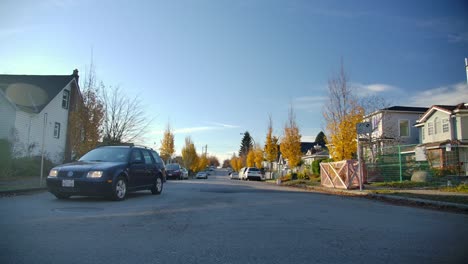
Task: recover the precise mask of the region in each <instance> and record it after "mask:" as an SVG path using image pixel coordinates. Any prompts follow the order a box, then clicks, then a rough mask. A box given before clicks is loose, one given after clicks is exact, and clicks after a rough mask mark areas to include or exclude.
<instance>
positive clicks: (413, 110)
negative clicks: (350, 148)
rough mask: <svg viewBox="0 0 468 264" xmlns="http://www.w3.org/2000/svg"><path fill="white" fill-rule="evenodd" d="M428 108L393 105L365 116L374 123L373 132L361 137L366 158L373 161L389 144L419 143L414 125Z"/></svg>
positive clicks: (365, 118)
mask: <svg viewBox="0 0 468 264" xmlns="http://www.w3.org/2000/svg"><path fill="white" fill-rule="evenodd" d="M427 110H428V108H427V107H411V106H392V107H388V108H383V109H380V110H378V111H375V112H374V113H372V114H369V115H367V116H365V117H364V121H366V122H370V123H371V124H372V132H371V133H370V134H367V135H361V136H360V139H359V140H360V141H361V142H363V144H362V145H363V147H364V156H365V158H366V159H369V161H371V162H372V161H373V160H374V158H375V156H376V155H378V154H379V153H382V151H383V149H385V148H386V147H388V146H394V145H409V144H414V145H416V144H419V142H420V136H419V131H418V129H417V128H416V127H414V125H415V124H416V122H417V120H418V119H419V118H420V117H421V116H422V115H423V114H424V113H425V112H426V111H427Z"/></svg>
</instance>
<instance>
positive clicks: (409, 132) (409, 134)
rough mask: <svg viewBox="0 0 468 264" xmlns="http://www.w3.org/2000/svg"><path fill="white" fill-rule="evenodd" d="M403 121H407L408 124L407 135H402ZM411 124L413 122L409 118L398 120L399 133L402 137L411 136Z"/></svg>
mask: <svg viewBox="0 0 468 264" xmlns="http://www.w3.org/2000/svg"><path fill="white" fill-rule="evenodd" d="M402 122H406V123H407V126H406V131H407V135H404V136H403V135H401V128H402V127H401V123H402ZM410 125H411V122H410V120H409V119H399V120H398V135H399V136H400V137H411V129H410Z"/></svg>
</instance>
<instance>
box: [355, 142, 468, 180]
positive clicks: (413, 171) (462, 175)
mask: <svg viewBox="0 0 468 264" xmlns="http://www.w3.org/2000/svg"><path fill="white" fill-rule="evenodd" d="M463 151H465V150H462V151H459V149H454V148H452V149H448V148H447V149H446V148H443V147H442V148H441V147H439V148H433V149H426V148H423V147H420V146H418V145H396V146H388V147H384V148H381V149H379V150H378V151H377V154H374V155H372V154H371V153H370V151H369V150H368V149H366V148H364V149H363V163H364V164H365V166H366V168H367V180H368V182H391V181H400V182H402V181H408V180H412V181H432V182H438V181H439V182H446V181H453V182H457V181H465V180H466V178H467V171H466V167H467V165H468V155H466V153H465V155H460V153H462V154H464V152H463ZM372 156H374V157H372Z"/></svg>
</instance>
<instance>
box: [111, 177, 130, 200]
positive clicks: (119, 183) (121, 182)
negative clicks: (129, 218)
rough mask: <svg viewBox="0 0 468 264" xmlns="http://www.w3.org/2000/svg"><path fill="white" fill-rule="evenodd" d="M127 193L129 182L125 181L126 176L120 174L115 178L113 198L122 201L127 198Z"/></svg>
mask: <svg viewBox="0 0 468 264" xmlns="http://www.w3.org/2000/svg"><path fill="white" fill-rule="evenodd" d="M126 195H127V182H126V181H125V178H124V177H122V176H119V177H118V178H117V179H116V180H115V183H114V185H113V188H112V200H114V201H122V200H124V199H125V196H126Z"/></svg>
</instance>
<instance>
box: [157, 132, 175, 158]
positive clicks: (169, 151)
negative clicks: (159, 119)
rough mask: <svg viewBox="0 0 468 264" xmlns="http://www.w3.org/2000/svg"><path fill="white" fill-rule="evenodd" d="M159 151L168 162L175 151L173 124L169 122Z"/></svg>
mask: <svg viewBox="0 0 468 264" xmlns="http://www.w3.org/2000/svg"><path fill="white" fill-rule="evenodd" d="M159 152H160V155H161V158H162V159H163V160H164V161H166V162H168V161H169V160H170V158H171V157H172V155H174V153H175V149H174V134H173V133H172V130H171V126H170V125H169V124H167V127H166V130H165V131H164V137H163V139H162V140H161V147H160V148H159Z"/></svg>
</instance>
